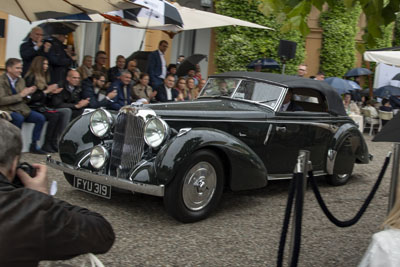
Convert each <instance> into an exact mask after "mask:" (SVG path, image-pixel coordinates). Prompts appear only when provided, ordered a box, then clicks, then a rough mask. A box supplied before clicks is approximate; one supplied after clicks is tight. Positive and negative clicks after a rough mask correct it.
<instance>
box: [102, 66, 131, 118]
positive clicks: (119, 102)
mask: <svg viewBox="0 0 400 267" xmlns="http://www.w3.org/2000/svg"><path fill="white" fill-rule="evenodd" d="M131 79H132V74H131V73H130V72H129V71H128V70H125V71H124V72H122V73H121V75H120V76H119V79H118V80H117V81H115V82H113V83H112V84H111V86H110V87H109V88H108V90H107V93H108V94H109V93H110V92H112V91H114V90H115V91H116V92H117V96H116V97H115V98H114V99H113V103H111V104H110V108H111V109H113V110H119V109H120V108H122V107H123V106H126V105H130V104H131V103H132V98H131V92H132V83H131Z"/></svg>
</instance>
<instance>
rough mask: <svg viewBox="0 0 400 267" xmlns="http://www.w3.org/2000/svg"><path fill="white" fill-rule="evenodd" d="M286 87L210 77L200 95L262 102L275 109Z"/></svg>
mask: <svg viewBox="0 0 400 267" xmlns="http://www.w3.org/2000/svg"><path fill="white" fill-rule="evenodd" d="M283 90H284V87H280V86H276V85H272V84H268V83H263V82H256V81H248V80H241V79H237V78H210V79H209V80H208V82H207V84H206V86H205V87H204V89H203V90H202V91H201V93H200V96H227V97H230V98H235V99H243V100H249V101H253V102H258V103H262V104H264V105H267V106H269V107H271V108H272V109H274V108H275V107H276V105H277V102H278V99H279V97H280V95H281V93H282V91H283Z"/></svg>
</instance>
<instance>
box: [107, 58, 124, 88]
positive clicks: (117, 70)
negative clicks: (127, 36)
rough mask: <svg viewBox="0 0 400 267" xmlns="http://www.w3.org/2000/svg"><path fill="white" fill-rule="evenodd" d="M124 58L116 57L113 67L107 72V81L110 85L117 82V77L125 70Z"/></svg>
mask: <svg viewBox="0 0 400 267" xmlns="http://www.w3.org/2000/svg"><path fill="white" fill-rule="evenodd" d="M125 61H126V59H125V57H124V56H123V55H119V56H117V60H116V61H115V66H114V67H112V68H110V69H109V70H108V74H107V75H108V81H109V82H110V83H113V82H115V81H116V80H118V77H119V76H120V75H121V73H122V72H123V71H124V70H125Z"/></svg>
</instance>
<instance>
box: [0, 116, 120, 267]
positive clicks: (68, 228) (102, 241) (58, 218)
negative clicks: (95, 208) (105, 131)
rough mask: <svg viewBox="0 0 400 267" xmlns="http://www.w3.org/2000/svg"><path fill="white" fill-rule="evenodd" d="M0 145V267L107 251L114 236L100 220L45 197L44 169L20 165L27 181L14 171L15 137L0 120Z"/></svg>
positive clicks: (13, 128)
mask: <svg viewBox="0 0 400 267" xmlns="http://www.w3.org/2000/svg"><path fill="white" fill-rule="evenodd" d="M0 147H1V148H2V149H1V150H0V218H2V219H1V220H0V266H38V264H39V261H42V260H65V259H70V258H73V257H75V256H78V255H81V254H86V253H95V254H100V253H106V252H107V251H108V250H109V249H110V248H111V246H112V245H113V243H114V239H115V235H114V231H113V229H112V227H111V225H110V223H109V222H108V221H107V220H106V219H104V218H103V217H102V216H101V215H100V214H98V213H95V212H92V211H89V210H87V209H85V208H81V207H78V206H74V205H71V204H69V203H67V202H64V201H61V200H58V199H56V198H53V197H52V196H50V195H49V190H48V180H47V168H46V166H45V165H40V164H33V165H32V167H29V165H28V164H25V167H26V166H28V168H23V169H26V170H27V171H28V172H32V174H31V175H32V176H33V177H31V176H30V175H29V174H28V173H26V172H25V171H23V170H22V169H20V168H18V167H17V166H18V162H19V160H20V156H21V149H22V140H21V133H20V131H19V129H18V128H17V127H16V126H14V125H13V124H11V123H9V122H8V121H6V120H0ZM34 173H36V174H34ZM15 178H19V180H20V181H21V182H22V184H23V187H19V186H17V185H16V184H14V181H15Z"/></svg>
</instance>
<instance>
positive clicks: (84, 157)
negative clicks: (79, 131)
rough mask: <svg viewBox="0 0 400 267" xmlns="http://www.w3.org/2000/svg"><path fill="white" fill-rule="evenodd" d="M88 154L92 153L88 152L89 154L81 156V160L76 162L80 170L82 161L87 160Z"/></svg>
mask: <svg viewBox="0 0 400 267" xmlns="http://www.w3.org/2000/svg"><path fill="white" fill-rule="evenodd" d="M90 154H92V151H91V150H90V152H89V153H87V154H86V155H85V156H83V157H82V158H81V160H80V161H79V162H78V164H77V165H78V168H81V167H82V166H81V164H82V162H84V161H86V160H87V158H89V157H90Z"/></svg>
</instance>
